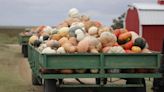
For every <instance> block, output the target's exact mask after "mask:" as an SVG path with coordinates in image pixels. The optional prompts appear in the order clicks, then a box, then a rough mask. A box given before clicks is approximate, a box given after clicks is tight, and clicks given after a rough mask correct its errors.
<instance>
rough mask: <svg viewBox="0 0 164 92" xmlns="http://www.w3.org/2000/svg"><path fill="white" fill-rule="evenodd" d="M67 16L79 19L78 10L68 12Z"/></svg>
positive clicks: (73, 9)
mask: <svg viewBox="0 0 164 92" xmlns="http://www.w3.org/2000/svg"><path fill="white" fill-rule="evenodd" d="M68 16H69V17H71V18H79V17H80V13H79V10H78V9H76V8H72V9H70V10H69V12H68Z"/></svg>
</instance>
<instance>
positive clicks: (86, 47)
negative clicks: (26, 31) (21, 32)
mask: <svg viewBox="0 0 164 92" xmlns="http://www.w3.org/2000/svg"><path fill="white" fill-rule="evenodd" d="M68 15H69V17H68V18H67V19H65V20H64V21H63V22H61V23H60V24H58V25H57V26H54V27H50V26H39V27H38V28H36V29H35V30H32V31H33V35H32V36H31V37H30V38H29V44H31V45H33V46H34V47H36V48H37V49H38V50H39V51H40V52H41V53H45V54H47V53H48V54H64V53H151V52H150V50H149V49H148V44H147V42H146V40H145V39H144V38H142V37H139V36H138V34H137V33H135V32H133V31H128V30H126V29H116V30H113V29H112V28H111V27H107V26H104V25H102V23H101V22H99V21H94V20H91V19H90V18H89V17H88V16H86V15H81V14H80V13H79V11H78V10H77V9H76V8H73V9H70V10H69V12H68ZM93 71H94V70H93ZM94 72H95V71H94ZM67 73H68V71H67ZM69 73H72V71H69Z"/></svg>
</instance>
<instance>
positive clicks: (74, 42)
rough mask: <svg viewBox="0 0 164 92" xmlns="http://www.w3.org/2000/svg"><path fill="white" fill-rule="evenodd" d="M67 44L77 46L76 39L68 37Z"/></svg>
mask: <svg viewBox="0 0 164 92" xmlns="http://www.w3.org/2000/svg"><path fill="white" fill-rule="evenodd" d="M69 42H70V43H71V44H72V45H74V46H77V39H76V38H75V37H70V38H69Z"/></svg>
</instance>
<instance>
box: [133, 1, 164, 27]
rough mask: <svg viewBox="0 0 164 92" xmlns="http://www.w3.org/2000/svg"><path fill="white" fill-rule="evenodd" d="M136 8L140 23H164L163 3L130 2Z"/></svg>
mask: <svg viewBox="0 0 164 92" xmlns="http://www.w3.org/2000/svg"><path fill="white" fill-rule="evenodd" d="M132 6H133V7H135V8H136V9H137V10H138V15H139V21H140V24H141V25H164V5H159V4H155V3H154V4H143V3H142V4H141V3H134V4H132Z"/></svg>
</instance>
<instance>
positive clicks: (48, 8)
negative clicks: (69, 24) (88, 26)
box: [0, 0, 156, 26]
mask: <svg viewBox="0 0 164 92" xmlns="http://www.w3.org/2000/svg"><path fill="white" fill-rule="evenodd" d="M132 3H156V0H0V25H23V26H26V25H27V26H29V25H51V26H52V25H56V24H58V23H59V22H61V21H62V20H63V19H65V18H67V16H68V15H67V13H68V10H69V9H70V8H77V9H79V11H80V12H81V13H82V14H86V15H89V16H90V17H91V19H93V20H99V21H101V22H102V23H103V24H105V25H110V24H111V23H112V19H114V18H117V17H118V16H119V15H121V14H122V13H123V12H125V11H126V10H127V8H128V4H132Z"/></svg>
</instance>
